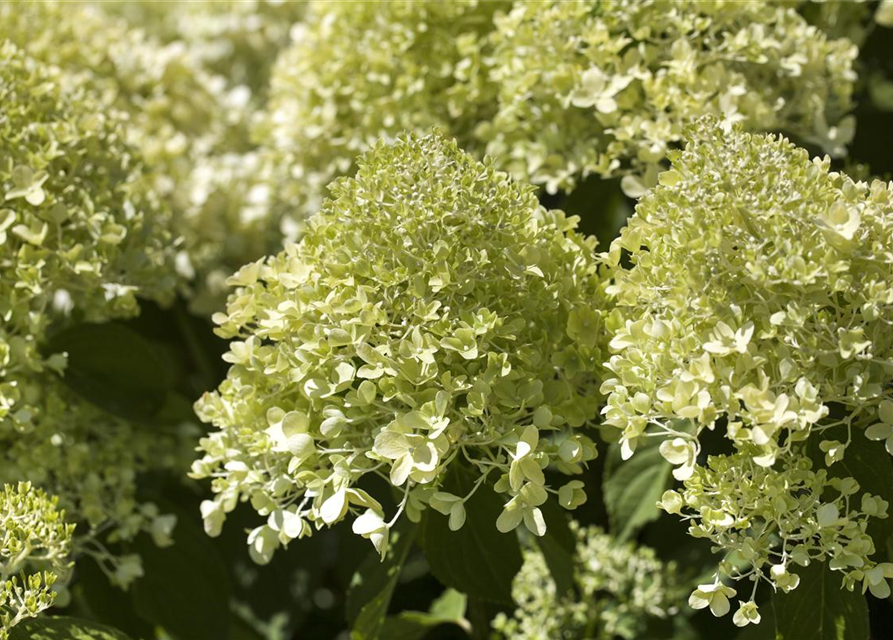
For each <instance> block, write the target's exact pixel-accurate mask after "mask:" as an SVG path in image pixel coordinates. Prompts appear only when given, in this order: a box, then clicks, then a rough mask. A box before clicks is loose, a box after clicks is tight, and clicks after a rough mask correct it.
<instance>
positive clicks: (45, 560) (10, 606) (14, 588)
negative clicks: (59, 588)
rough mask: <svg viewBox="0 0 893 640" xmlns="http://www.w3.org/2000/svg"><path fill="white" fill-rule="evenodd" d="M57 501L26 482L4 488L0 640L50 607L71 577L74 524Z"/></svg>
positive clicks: (0, 525)
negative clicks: (59, 582) (66, 516)
mask: <svg viewBox="0 0 893 640" xmlns="http://www.w3.org/2000/svg"><path fill="white" fill-rule="evenodd" d="M57 502H58V500H57V499H56V498H51V497H49V496H47V494H45V493H44V492H43V491H41V490H39V489H35V488H33V487H32V486H31V485H30V484H29V483H26V482H22V483H19V484H18V485H15V486H14V485H8V484H7V485H5V486H4V487H3V490H2V491H0V640H8V638H9V631H10V630H11V629H12V628H13V627H14V626H16V625H17V624H18V623H20V622H22V621H23V620H26V619H28V618H33V617H35V616H37V615H38V614H39V613H40V612H41V611H44V610H45V609H47V608H49V607H51V606H52V605H53V602H54V601H55V599H56V592H55V591H54V590H53V587H54V585H56V583H57V581H61V582H64V581H65V580H66V579H67V578H68V574H69V573H70V565H71V563H70V561H69V556H70V555H71V537H72V533H73V532H74V525H71V524H66V523H65V512H64V511H59V510H58V508H57Z"/></svg>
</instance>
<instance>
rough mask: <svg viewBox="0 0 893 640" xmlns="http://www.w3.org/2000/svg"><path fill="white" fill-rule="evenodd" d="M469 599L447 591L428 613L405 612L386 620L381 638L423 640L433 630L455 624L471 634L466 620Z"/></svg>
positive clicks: (453, 591) (460, 594)
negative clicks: (444, 625)
mask: <svg viewBox="0 0 893 640" xmlns="http://www.w3.org/2000/svg"><path fill="white" fill-rule="evenodd" d="M467 605H468V598H467V597H466V596H465V594H464V593H459V592H458V591H456V590H454V589H447V590H446V591H444V592H443V595H441V596H440V597H439V598H438V599H437V600H435V601H434V603H433V604H432V605H431V609H430V610H429V611H428V612H427V613H426V612H422V611H403V612H401V613H400V614H398V615H396V616H391V617H389V618H388V619H387V620H385V625H384V629H383V630H382V634H381V637H382V638H388V639H389V640H390V639H393V640H421V638H424V637H425V634H427V633H428V632H429V631H430V630H431V629H433V628H435V627H438V626H440V625H442V624H454V625H457V626H458V627H460V628H461V629H463V630H464V631H465V632H466V633H471V624H470V623H469V622H468V620H466V619H465V608H466V606H467Z"/></svg>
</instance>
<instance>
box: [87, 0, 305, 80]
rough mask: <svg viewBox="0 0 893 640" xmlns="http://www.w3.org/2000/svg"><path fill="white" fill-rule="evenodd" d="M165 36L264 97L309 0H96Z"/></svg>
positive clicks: (148, 30)
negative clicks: (278, 56) (121, 0)
mask: <svg viewBox="0 0 893 640" xmlns="http://www.w3.org/2000/svg"><path fill="white" fill-rule="evenodd" d="M97 4H98V6H100V7H102V8H103V9H105V10H106V11H108V12H109V13H113V14H118V15H121V16H122V17H124V18H125V19H126V20H127V21H128V22H129V23H130V24H132V25H133V26H134V27H136V28H139V29H144V30H146V31H147V32H148V33H150V34H152V35H153V36H155V37H157V38H159V39H160V40H161V41H162V42H165V43H169V42H175V41H181V42H183V43H185V44H186V46H187V47H188V48H189V50H190V52H191V53H193V54H194V55H195V56H197V57H198V59H199V60H200V61H201V62H202V64H203V66H205V68H207V69H209V70H210V71H211V72H212V73H214V74H216V75H220V76H224V77H226V78H227V81H228V83H229V84H230V85H232V86H245V87H248V88H249V89H250V90H251V93H252V96H254V97H256V98H262V97H263V95H264V94H265V92H266V89H267V86H268V85H269V81H270V71H271V68H272V66H273V63H274V61H275V60H276V55H277V54H278V52H279V50H280V49H282V48H283V47H284V46H286V45H287V44H288V43H289V41H290V37H289V31H290V29H291V27H292V25H293V24H294V23H295V22H297V21H299V20H300V19H301V18H302V17H303V16H304V13H305V11H306V5H307V3H306V2H305V0H191V1H190V2H176V3H174V2H155V1H153V0H135V1H134V0H129V1H127V2H98V3H97Z"/></svg>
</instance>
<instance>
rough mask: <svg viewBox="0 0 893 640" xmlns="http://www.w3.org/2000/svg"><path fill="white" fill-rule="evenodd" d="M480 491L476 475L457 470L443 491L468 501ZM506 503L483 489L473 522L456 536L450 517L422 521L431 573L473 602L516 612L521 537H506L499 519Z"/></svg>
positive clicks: (470, 507)
mask: <svg viewBox="0 0 893 640" xmlns="http://www.w3.org/2000/svg"><path fill="white" fill-rule="evenodd" d="M473 487H474V480H473V476H472V474H471V473H469V472H468V471H467V470H466V469H464V468H462V467H460V466H454V468H453V469H452V470H451V471H450V474H449V476H447V478H446V480H445V481H444V485H443V490H444V491H448V492H450V493H452V494H454V495H457V496H465V495H467V494H468V492H469V491H471V489H472V488H473ZM502 506H503V499H502V498H500V497H499V496H498V495H496V494H495V493H493V491H492V489H491V488H490V487H489V486H482V487H480V488H479V489H478V491H476V492H475V494H474V495H473V496H472V497H471V498H470V499H469V500H468V501H467V502H466V503H465V510H466V512H467V514H468V517H467V519H466V521H465V526H463V527H462V528H461V529H459V530H458V531H450V528H449V525H448V522H447V517H446V516H444V515H441V514H440V513H437V512H436V511H434V510H432V509H429V510H428V511H427V512H426V513H425V517H424V519H423V521H422V531H421V533H422V535H421V540H420V541H421V544H422V548H423V549H424V550H425V557H426V558H427V560H428V565H429V566H430V567H431V573H433V574H434V577H435V578H437V579H438V580H439V581H440V582H441V583H442V584H443V585H445V586H448V587H453V588H454V589H457V590H459V591H461V592H463V593H465V594H467V595H468V596H470V597H473V598H480V599H482V600H488V601H490V602H498V603H501V604H506V605H509V606H511V605H512V604H513V600H512V580H513V579H514V577H515V575H516V574H517V573H518V571H519V570H520V569H521V563H522V557H521V547H520V545H519V544H518V537H517V535H516V534H515V533H514V532H512V533H500V532H499V531H498V530H497V529H496V519H497V518H498V517H499V514H500V513H502Z"/></svg>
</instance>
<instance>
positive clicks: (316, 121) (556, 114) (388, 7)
mask: <svg viewBox="0 0 893 640" xmlns="http://www.w3.org/2000/svg"><path fill="white" fill-rule="evenodd" d="M296 38H297V41H296V42H295V44H294V45H293V46H292V48H291V49H288V50H286V51H285V53H284V54H283V56H282V58H281V60H280V62H279V63H278V64H277V68H276V70H275V71H274V75H273V86H272V89H271V101H270V108H269V114H268V115H267V117H266V118H265V120H264V122H263V124H262V125H261V126H260V128H259V131H260V133H259V139H260V140H261V141H262V143H263V144H264V145H265V146H268V147H269V148H270V149H273V150H274V151H273V155H274V156H275V157H277V158H280V159H277V160H276V161H275V162H276V164H279V165H281V166H285V167H288V172H289V173H288V175H287V176H282V177H280V178H279V179H277V184H280V183H281V184H289V185H290V188H289V189H288V190H289V193H288V194H281V197H282V198H283V199H284V200H285V201H291V200H301V201H303V202H304V203H305V205H304V206H303V207H302V208H301V209H300V210H298V211H297V216H296V217H297V218H298V219H299V218H300V216H301V215H309V214H312V213H313V212H315V211H316V210H317V208H318V206H319V202H320V201H321V199H322V196H323V193H324V187H325V185H326V184H328V182H329V181H330V180H331V179H332V178H333V177H335V176H338V175H344V174H345V173H347V172H348V171H350V169H351V167H352V166H353V159H354V157H355V156H356V155H357V154H358V153H361V152H363V151H365V150H366V149H368V148H369V147H370V145H371V144H372V143H373V142H374V141H375V140H377V139H378V138H379V137H385V138H393V136H394V135H396V133H397V132H399V131H402V130H410V131H424V130H425V129H426V128H427V127H429V126H431V125H437V126H440V127H441V128H443V129H444V130H446V131H448V132H449V133H450V135H452V136H454V137H456V138H457V139H458V140H459V141H460V143H461V144H462V146H463V147H464V148H465V149H466V150H468V151H470V152H472V153H475V154H477V155H479V156H480V155H482V154H483V152H484V151H486V153H487V154H488V155H490V156H492V157H493V158H494V160H495V161H496V162H497V165H498V166H499V167H500V168H502V169H504V170H507V171H508V172H509V173H510V174H512V175H513V176H514V177H515V178H516V179H519V180H523V181H525V182H527V181H530V182H533V183H534V184H536V185H543V186H545V187H546V189H547V190H548V191H549V192H555V191H557V190H558V189H564V190H571V189H573V188H574V186H575V185H576V184H577V182H578V181H579V180H580V179H581V178H582V177H585V176H587V175H590V174H597V175H601V176H605V177H608V176H614V175H618V174H621V173H627V174H629V175H627V176H626V178H625V180H624V188H625V189H626V190H627V192H628V193H629V194H630V195H635V196H638V195H641V193H642V192H643V191H644V189H645V188H646V187H650V186H652V184H653V182H654V177H655V175H656V173H657V171H658V168H659V167H660V166H661V163H662V161H663V160H664V159H665V157H666V154H667V151H668V150H669V149H670V148H672V147H674V146H675V145H676V143H678V142H679V141H680V140H681V138H682V130H683V126H684V124H685V123H686V122H689V121H690V120H691V119H693V118H695V117H697V116H701V115H704V114H715V115H718V116H721V117H722V118H723V119H724V120H725V121H727V122H729V123H733V122H739V121H740V122H743V123H744V124H745V125H746V126H747V128H749V129H751V130H765V129H783V130H786V131H788V132H791V133H793V134H796V135H798V136H799V137H801V138H803V139H805V140H808V141H811V142H815V143H817V144H820V145H823V146H825V147H826V148H827V149H828V150H829V151H833V152H834V153H842V152H843V150H844V146H845V145H846V143H847V142H848V141H849V139H850V138H851V137H852V134H853V127H852V122H851V119H849V118H844V116H846V114H847V113H848V112H849V111H850V110H851V109H852V107H853V104H852V89H853V82H854V81H855V73H854V72H853V60H854V58H855V57H856V53H857V49H856V47H855V46H854V45H853V44H852V43H851V42H849V41H847V40H845V39H840V40H830V39H828V38H827V37H826V36H825V35H824V34H823V33H822V32H821V31H819V30H818V29H817V28H816V27H814V26H811V25H809V24H808V23H807V22H806V20H805V19H804V18H803V17H802V16H800V15H799V14H798V13H797V11H796V10H795V7H794V6H792V5H788V6H778V5H777V4H774V3H770V2H762V1H753V2H703V1H700V0H692V1H689V2H681V3H679V2H677V3H673V6H672V7H668V6H667V5H666V3H661V2H658V1H645V2H643V1H641V0H629V1H607V2H602V1H598V2H597V1H595V0H591V1H575V2H517V3H509V2H475V1H473V0H469V1H467V2H449V3H429V2H388V3H383V4H381V3H363V4H362V5H361V6H358V5H356V4H345V3H325V2H319V3H312V4H311V7H310V9H309V16H308V18H307V20H306V22H305V23H304V24H302V25H300V29H297V30H296ZM290 180H291V181H293V182H290ZM280 214H281V215H285V214H284V213H283V212H280ZM289 214H290V215H292V216H295V212H294V211H291V212H289ZM274 217H278V215H274Z"/></svg>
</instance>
